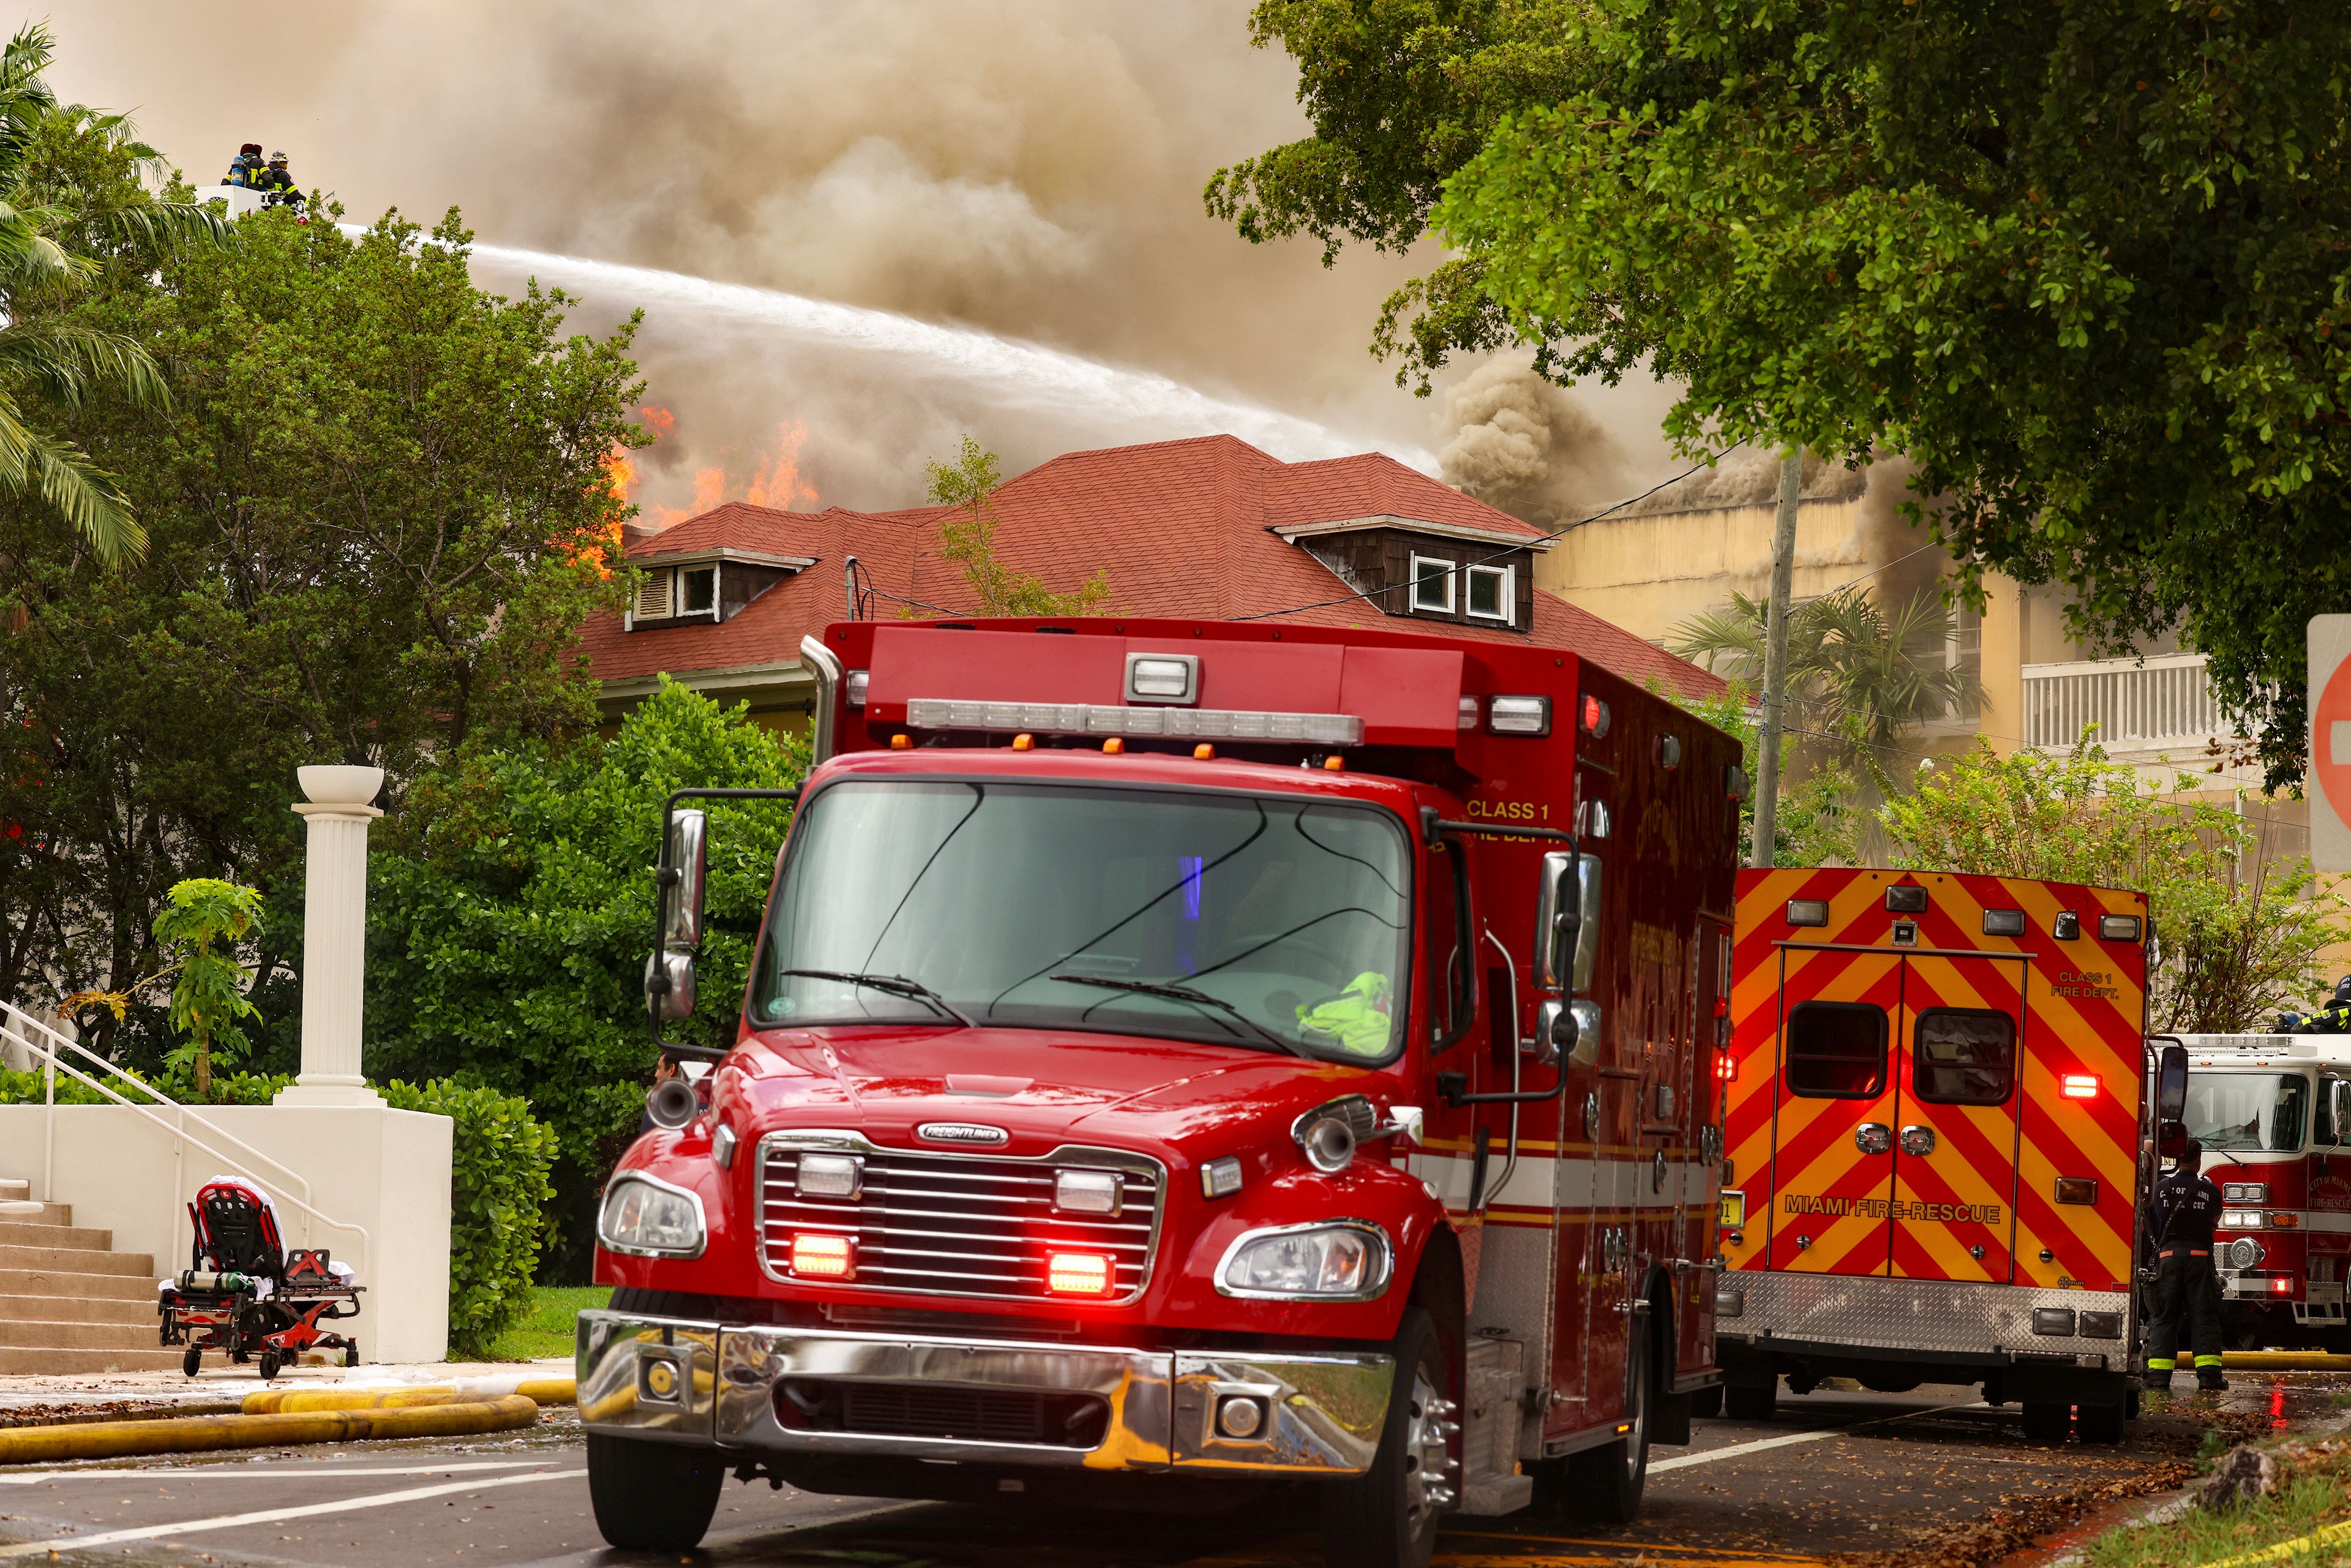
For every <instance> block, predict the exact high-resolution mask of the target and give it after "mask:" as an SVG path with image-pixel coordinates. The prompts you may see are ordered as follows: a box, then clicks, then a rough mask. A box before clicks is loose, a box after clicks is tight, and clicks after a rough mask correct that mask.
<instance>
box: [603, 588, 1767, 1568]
mask: <svg viewBox="0 0 2351 1568" xmlns="http://www.w3.org/2000/svg"><path fill="white" fill-rule="evenodd" d="M802 653H803V656H804V657H805V659H806V661H807V663H808V664H809V665H810V667H811V668H812V669H813V670H814V671H815V672H816V673H817V675H818V684H819V696H818V699H817V706H816V711H815V723H814V736H813V739H814V748H815V753H816V756H817V758H818V762H819V765H818V766H817V767H816V768H815V769H814V771H813V772H812V773H811V774H810V778H809V779H808V781H807V783H806V785H805V791H804V793H802V794H800V795H799V806H798V810H797V812H796V815H795V819H794V821H793V823H792V826H791V831H790V833H789V839H788V841H787V843H786V847H785V849H784V852H783V853H782V855H781V857H780V858H779V861H778V866H777V870H776V874H775V880H774V883H773V887H772V890H771V892H770V894H769V898H768V910H767V915H766V921H765V929H764V931H763V933H762V934H761V936H760V938H759V941H758V950H757V954H756V957H755V959H754V961H753V965H752V975H751V978H750V981H749V985H748V988H747V995H746V996H745V998H744V999H743V1004H742V1006H743V1013H742V1023H741V1027H740V1030H739V1032H738V1034H737V1040H736V1043H735V1045H734V1046H733V1048H732V1049H731V1050H730V1051H727V1052H726V1054H725V1056H724V1058H723V1060H721V1061H718V1062H717V1064H716V1067H715V1069H713V1070H712V1071H709V1072H708V1073H707V1074H706V1075H705V1076H704V1077H703V1078H702V1079H701V1081H700V1084H699V1086H698V1087H697V1088H695V1089H687V1088H684V1087H682V1086H678V1085H675V1084H672V1085H665V1086H664V1089H663V1090H660V1091H657V1092H656V1094H655V1096H654V1097H653V1104H652V1109H653V1113H654V1115H655V1119H656V1121H657V1122H658V1123H662V1124H665V1125H664V1126H662V1127H661V1128H660V1129H659V1130H656V1131H654V1132H652V1133H650V1134H647V1135H645V1136H644V1137H643V1138H641V1139H640V1140H639V1141H638V1142H637V1143H636V1145H634V1146H633V1147H632V1148H631V1149H630V1151H629V1152H628V1154H627V1155H625V1156H624V1157H623V1158H622V1161H621V1163H620V1166H619V1168H618V1169H616V1170H615V1172H614V1173H613V1176H612V1178H611V1182H610V1184H609V1186H608V1187H607V1190H606V1193H605V1197H604V1200H603V1205H602V1208H601V1218H600V1226H599V1241H600V1246H599V1250H598V1252H597V1263H596V1277H597V1279H598V1280H600V1281H605V1282H607V1283H610V1284H612V1285H614V1286H617V1287H618V1290H617V1291H615V1293H614V1296H613V1299H612V1302H611V1309H610V1310H609V1311H605V1312H589V1313H585V1314H583V1315H582V1317H581V1319H580V1340H579V1374H580V1411H581V1416H582V1418H583V1421H584V1422H585V1424H586V1426H587V1427H588V1431H589V1434H590V1436H589V1476H590V1490H591V1491H592V1494H593V1498H594V1503H595V1509H596V1515H597V1520H598V1522H599V1525H600V1526H601V1529H602V1530H603V1531H604V1534H605V1536H606V1538H607V1539H608V1540H609V1541H611V1542H613V1543H614V1544H616V1545H622V1546H631V1547H660V1548H664V1549H668V1548H683V1547H686V1546H690V1545H691V1544H692V1543H693V1542H695V1541H696V1540H698V1539H699V1538H700V1536H701V1535H702V1533H703V1531H704V1530H705V1528H706V1526H707V1524H708V1521H709V1520H710V1518H711V1514H712V1511H713V1508H714V1507H715V1504H716V1496H717V1493H718V1490H719V1487H720V1483H721V1479H722V1478H723V1476H724V1475H725V1474H726V1472H727V1471H729V1470H732V1471H733V1472H735V1473H736V1474H737V1476H738V1477H741V1478H744V1479H750V1478H752V1477H755V1476H759V1475H765V1476H767V1477H768V1478H769V1479H772V1480H778V1481H789V1482H790V1483H791V1484H793V1485H794V1486H797V1487H801V1488H804V1489H807V1490H815V1491H822V1492H838V1493H848V1494H852V1495H869V1496H871V1495H894V1496H911V1497H929V1498H972V1497H988V1498H995V1497H998V1496H1000V1495H1001V1494H1005V1493H1019V1494H1024V1496H1025V1498H1026V1499H1028V1500H1035V1501H1040V1502H1050V1500H1054V1499H1060V1498H1071V1497H1073V1498H1076V1499H1079V1500H1092V1501H1095V1502H1115V1503H1117V1504H1118V1505H1120V1506H1128V1505H1149V1504H1152V1503H1155V1502H1156V1503H1159V1504H1163V1505H1169V1506H1176V1507H1182V1508H1186V1509H1194V1508H1199V1507H1203V1506H1208V1507H1214V1506H1219V1505H1220V1504H1238V1503H1239V1502H1241V1501H1243V1500H1249V1499H1253V1498H1258V1497H1261V1496H1263V1495H1264V1494H1265V1493H1266V1491H1267V1490H1268V1489H1269V1488H1284V1487H1288V1486H1290V1485H1292V1484H1296V1485H1300V1486H1304V1487H1308V1488H1311V1489H1312V1490H1313V1491H1314V1492H1315V1493H1316V1494H1318V1495H1319V1498H1320V1500H1321V1501H1322V1506H1323V1509H1324V1515H1323V1517H1324V1520H1325V1523H1326V1529H1327V1531H1328V1535H1329V1539H1330V1540H1331V1542H1332V1551H1333V1553H1334V1555H1335V1556H1337V1557H1338V1558H1340V1559H1342V1560H1343V1561H1345V1562H1347V1563H1354V1564H1377V1563H1426V1561H1427V1559H1428V1555H1429V1552H1430V1551H1431V1549H1432V1543H1433V1541H1434V1538H1435V1533H1436V1527H1437V1517H1438V1515H1439V1514H1440V1513H1442V1512H1444V1511H1448V1510H1452V1511H1462V1512H1467V1513H1471V1514H1500V1513H1506V1512H1510V1511H1514V1510H1517V1509H1520V1508H1522V1507H1525V1506H1527V1505H1528V1504H1529V1503H1530V1502H1531V1501H1532V1500H1534V1499H1535V1497H1536V1495H1537V1492H1538V1488H1539V1483H1540V1485H1541V1489H1542V1490H1545V1491H1548V1492H1554V1493H1557V1494H1560V1495H1562V1497H1567V1498H1569V1500H1573V1501H1577V1502H1580V1504H1581V1506H1583V1507H1584V1508H1587V1509H1589V1510H1591V1511H1595V1512H1597V1513H1599V1514H1601V1515H1603V1516H1604V1517H1610V1518H1618V1519H1622V1518H1627V1517H1630V1516H1631V1514H1632V1513H1633V1511H1635V1508H1636V1507H1637V1506H1638V1501H1639V1498H1640V1493H1641V1489H1642V1483H1643V1478H1644V1475H1645V1472H1646V1467H1647V1457H1648V1450H1649V1446H1650V1444H1652V1443H1656V1442H1673V1443H1681V1442H1687V1441H1688V1434H1687V1427H1688V1417H1689V1406H1690V1396H1691V1394H1692V1393H1693V1391H1695V1390H1698V1389H1699V1388H1703V1387H1707V1386H1709V1385H1712V1384H1713V1383H1714V1382H1715V1381H1716V1380H1717V1378H1718V1375H1719V1374H1718V1372H1717V1370H1716V1367H1715V1364H1714V1335H1713V1322H1712V1313H1713V1309H1714V1303H1715V1280H1716V1271H1717V1266H1716V1264H1715V1263H1714V1259H1713V1254H1714V1247H1713V1241H1714V1230H1713V1223H1712V1221H1713V1217H1714V1214H1715V1212H1716V1209H1715V1203H1716V1192H1717V1189H1716V1182H1715V1175H1716V1171H1717V1169H1718V1165H1719V1157H1720V1147H1719V1134H1718V1130H1717V1129H1716V1128H1715V1126H1713V1125H1712V1115H1711V1112H1712V1106H1711V1105H1710V1103H1709V1095H1708V1091H1709V1090H1710V1089H1711V1088H1712V1086H1713V1083H1714V1082H1715V1061H1716V1054H1717V1034H1716V1030H1715V1027H1714V1025H1713V1022H1712V1020H1713V1019H1714V1018H1715V1017H1716V1015H1717V1012H1718V1008H1719V1001H1720V997H1721V987H1722V979H1723V976H1724V969H1723V967H1722V966H1723V961H1724V958H1725V956H1727V954H1728V951H1729V929H1730V921H1729V916H1730V896H1731V876H1732V871H1733V866H1734V863H1735V860H1736V842H1737V841H1736V832H1737V821H1738V803H1737V799H1738V797H1739V796H1740V794H1741V793H1743V791H1744V789H1745V788H1746V781H1745V779H1743V777H1742V776H1741V775H1740V771H1739V768H1738V760H1739V752H1738V749H1737V747H1736V746H1735V745H1734V743H1733V742H1732V741H1731V739H1730V738H1729V737H1727V736H1725V735H1723V734H1721V733H1720V732H1719V731H1717V730H1715V729H1712V728H1710V727H1708V726H1706V725H1705V724H1703V723H1700V722H1698V720H1696V719H1694V718H1693V717H1691V716H1689V715H1688V714H1687V713H1684V712H1682V711H1680V710H1678V709H1677V708H1675V707H1673V706H1670V705H1668V704H1667V703H1666V702H1664V701H1662V700H1660V699H1658V698H1656V696H1653V695H1649V694H1646V693H1645V692H1643V691H1641V690H1639V689H1637V688H1635V687H1634V686H1632V685H1628V684H1627V683H1625V681H1623V680H1621V679H1618V678H1617V677H1615V676H1614V675H1612V674H1608V673H1607V672H1606V671H1604V670H1602V669H1600V668H1597V667H1595V666H1593V665H1592V664H1587V663H1585V662H1583V661H1582V660H1580V659H1578V658H1577V657H1575V656H1574V655H1573V654H1566V653H1557V652H1554V651H1552V650H1550V649H1545V648H1536V647H1523V646H1512V645H1508V644H1499V643H1482V642H1473V641H1469V640H1466V639H1464V640H1456V641H1448V640H1446V639H1442V638H1434V637H1420V636H1412V635H1403V634H1392V633H1384V632H1375V631H1355V630H1346V631H1340V630H1323V629H1314V628H1301V627H1288V626H1286V627H1281V628H1278V629H1277V628H1271V627H1267V626H1264V625H1261V624H1260V625H1242V624H1230V623H1217V622H1186V621H1143V620H1128V621H1091V620H1086V621H1076V622H1033V621H980V622H971V623H968V624H966V625H960V626H958V625H955V624H929V623H924V624H914V623H903V622H902V623H882V624H877V623H874V622H849V623H844V624H838V625H835V626H832V627H831V628H829V629H828V630H827V632H826V633H825V636H824V639H823V641H821V642H819V641H817V640H815V639H810V641H809V642H808V643H805V644H803V648H802ZM714 793H724V792H722V791H692V790H689V791H683V792H681V799H683V800H691V799H692V798H694V797H695V796H697V795H709V794H714ZM706 831H707V830H706V823H705V815H704V813H703V812H702V811H701V810H697V809H695V808H693V807H691V806H689V805H683V804H681V803H680V800H673V801H672V808H671V812H670V817H669V821H668V822H667V824H666V825H665V829H664V844H665V846H666V847H665V849H664V862H663V869H662V871H661V873H660V878H659V880H660V882H661V884H662V887H663V889H664V893H663V900H662V914H661V922H662V925H661V931H662V938H663V939H662V945H661V947H660V950H659V951H657V952H656V954H655V955H654V957H653V961H652V962H651V964H650V965H649V967H648V990H649V993H650V994H651V996H652V998H653V1008H654V1009H655V1011H656V1013H657V1014H658V1015H665V1016H667V1017H671V1018H674V1017H677V1016H680V1015H681V1014H683V1012H684V1010H685V1009H686V1008H687V1007H689V1006H691V1004H692V998H693V948H694V946H695V942H696V941H697V939H698V938H699V936H700V909H701V892H700V883H701V878H702V873H701V870H700V867H701V864H702V857H703V841H704V838H705V832H706Z"/></svg>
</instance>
